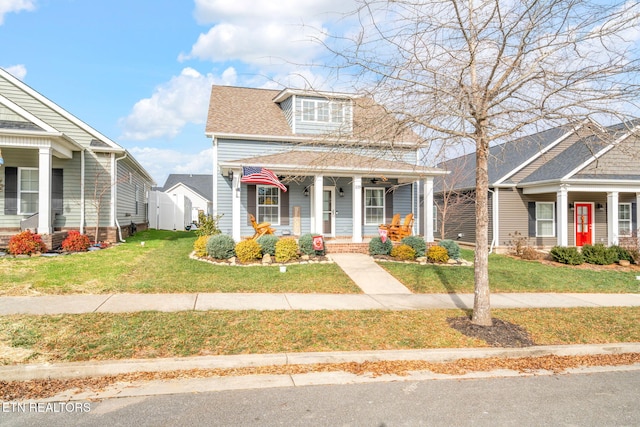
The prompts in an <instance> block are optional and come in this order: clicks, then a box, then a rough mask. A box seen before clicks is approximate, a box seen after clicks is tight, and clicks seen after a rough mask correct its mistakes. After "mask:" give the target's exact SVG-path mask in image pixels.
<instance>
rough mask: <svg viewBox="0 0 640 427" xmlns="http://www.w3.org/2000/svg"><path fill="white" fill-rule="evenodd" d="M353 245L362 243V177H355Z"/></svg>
mask: <svg viewBox="0 0 640 427" xmlns="http://www.w3.org/2000/svg"><path fill="white" fill-rule="evenodd" d="M352 202H353V232H352V235H353V237H352V241H353V243H362V177H361V176H359V175H357V176H354V177H353V196H352Z"/></svg>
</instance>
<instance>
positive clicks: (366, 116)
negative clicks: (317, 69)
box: [205, 85, 421, 144]
mask: <svg viewBox="0 0 640 427" xmlns="http://www.w3.org/2000/svg"><path fill="white" fill-rule="evenodd" d="M283 94H286V95H301V94H306V95H308V96H319V95H321V96H327V97H328V96H329V95H330V94H329V93H327V92H313V91H301V90H292V89H285V90H284V91H282V90H271V89H254V88H243V87H234V86H217V85H214V86H212V88H211V98H210V102H209V112H208V115H207V124H206V128H205V132H206V134H207V136H214V135H216V136H220V135H222V136H224V137H236V138H237V137H251V138H254V139H255V138H260V139H271V140H273V139H278V140H284V141H296V140H310V139H312V140H316V141H318V142H320V140H321V141H322V142H329V138H326V137H324V139H323V137H322V136H320V135H317V134H314V135H311V134H302V133H295V134H294V133H293V131H292V129H291V127H290V126H289V123H288V122H287V118H286V116H285V113H284V111H283V109H282V107H281V106H280V104H279V103H278V102H277V101H283V100H285V99H287V97H288V96H283ZM335 95H336V96H339V97H340V98H341V99H346V98H347V97H349V98H348V99H350V100H351V101H352V102H353V130H352V132H351V134H350V135H338V134H336V135H331V137H333V138H334V139H338V138H340V139H342V140H345V139H350V140H370V141H372V142H398V143H400V142H409V143H412V144H418V143H420V142H421V138H420V137H419V136H418V135H417V134H415V133H414V132H413V131H411V130H410V129H408V128H407V127H406V126H404V125H403V124H402V123H400V122H399V121H398V120H395V119H394V118H393V117H392V116H391V115H390V114H388V113H387V112H386V111H385V110H384V108H383V107H382V106H380V105H379V104H377V103H375V102H374V101H373V100H372V99H370V98H364V97H358V96H355V95H347V94H342V93H340V94H335Z"/></svg>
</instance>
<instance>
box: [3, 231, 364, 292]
mask: <svg viewBox="0 0 640 427" xmlns="http://www.w3.org/2000/svg"><path fill="white" fill-rule="evenodd" d="M195 238H196V236H195V235H194V234H193V233H192V232H181V231H177V232H174V231H159V230H147V231H143V232H139V233H136V234H135V235H134V236H132V237H130V238H129V239H127V243H123V244H121V245H118V246H116V247H113V248H110V249H107V250H101V251H97V252H90V253H80V254H73V255H67V256H60V257H55V258H45V257H41V258H28V259H20V258H8V257H4V258H0V277H2V281H1V282H0V295H33V294H37V293H44V294H71V293H95V294H99V293H112V292H114V293H115V292H134V293H180V292H275V293H283V292H294V293H295V292H298V293H311V292H317V293H362V291H361V290H360V288H358V287H357V286H356V285H355V283H353V281H352V280H351V279H350V278H349V277H348V276H347V275H346V274H345V273H344V272H343V271H342V270H341V269H340V267H338V266H337V265H335V264H313V265H290V266H288V267H287V272H286V273H280V271H279V269H278V267H277V266H272V267H261V266H256V267H230V266H217V265H211V264H208V263H205V262H200V261H196V260H192V259H190V258H189V253H190V252H191V251H192V248H193V242H194V241H195ZM143 241H144V242H145V245H144V246H142V245H141V244H140V242H143Z"/></svg>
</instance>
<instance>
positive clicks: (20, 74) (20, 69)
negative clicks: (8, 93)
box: [2, 64, 27, 80]
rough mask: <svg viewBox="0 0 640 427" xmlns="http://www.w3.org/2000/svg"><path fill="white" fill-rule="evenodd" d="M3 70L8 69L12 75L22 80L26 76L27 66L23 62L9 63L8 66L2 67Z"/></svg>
mask: <svg viewBox="0 0 640 427" xmlns="http://www.w3.org/2000/svg"><path fill="white" fill-rule="evenodd" d="M2 68H3V69H4V70H6V71H8V72H9V73H10V74H11V75H12V76H14V77H15V78H17V79H18V80H24V78H25V77H26V76H27V67H25V66H24V65H23V64H18V65H11V66H9V67H2Z"/></svg>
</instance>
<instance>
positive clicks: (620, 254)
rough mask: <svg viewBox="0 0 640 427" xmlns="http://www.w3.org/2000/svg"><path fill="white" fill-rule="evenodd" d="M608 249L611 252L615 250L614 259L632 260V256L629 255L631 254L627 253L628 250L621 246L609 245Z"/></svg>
mask: <svg viewBox="0 0 640 427" xmlns="http://www.w3.org/2000/svg"><path fill="white" fill-rule="evenodd" d="M609 250H611V251H612V252H615V254H616V261H623V260H624V261H629V262H633V257H632V256H631V254H630V253H629V251H628V250H627V249H625V248H623V247H621V246H617V245H614V246H610V247H609Z"/></svg>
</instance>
